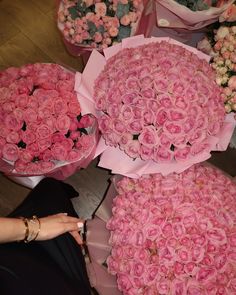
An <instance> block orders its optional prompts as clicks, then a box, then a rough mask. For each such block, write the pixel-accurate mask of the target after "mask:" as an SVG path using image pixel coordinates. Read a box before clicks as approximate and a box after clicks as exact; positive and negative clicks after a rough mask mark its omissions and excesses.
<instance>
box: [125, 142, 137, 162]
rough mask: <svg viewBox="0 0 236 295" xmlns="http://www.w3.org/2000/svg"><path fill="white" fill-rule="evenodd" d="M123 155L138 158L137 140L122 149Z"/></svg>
mask: <svg viewBox="0 0 236 295" xmlns="http://www.w3.org/2000/svg"><path fill="white" fill-rule="evenodd" d="M124 151H125V153H126V154H127V155H128V156H129V157H131V158H137V157H139V151H140V143H139V142H138V141H137V140H131V141H129V142H128V143H127V145H125V147H124Z"/></svg>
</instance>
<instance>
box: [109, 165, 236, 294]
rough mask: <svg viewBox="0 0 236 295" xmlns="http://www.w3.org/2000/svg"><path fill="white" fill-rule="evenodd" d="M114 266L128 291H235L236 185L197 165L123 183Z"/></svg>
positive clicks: (116, 204) (114, 224)
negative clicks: (172, 172)
mask: <svg viewBox="0 0 236 295" xmlns="http://www.w3.org/2000/svg"><path fill="white" fill-rule="evenodd" d="M117 190H118V195H117V196H116V198H115V199H114V200H113V207H112V214H113V216H112V217H111V219H110V220H109V221H108V223H107V228H108V229H109V230H110V231H111V235H110V245H111V246H112V250H111V254H110V256H109V257H108V259H107V265H108V271H109V272H110V273H111V274H113V275H116V276H117V283H118V288H119V290H120V291H122V292H123V294H124V295H136V294H145V295H146V294H147V295H149V294H152V295H153V294H169V295H176V294H181V295H182V294H189V295H190V294H191V295H193V294H194V295H215V294H231V295H233V294H236V213H235V212H236V205H235V204H236V202H235V201H236V184H235V183H234V182H233V181H232V180H231V179H230V178H228V177H227V176H225V175H224V174H223V173H222V172H221V171H220V170H218V169H216V168H214V167H211V166H206V165H202V164H197V165H195V166H192V167H191V168H190V169H188V170H186V171H184V172H183V173H182V174H170V175H169V176H167V177H163V176H161V174H152V175H149V176H143V177H141V178H139V179H131V178H127V177H124V178H123V179H122V180H121V181H120V182H118V183H117Z"/></svg>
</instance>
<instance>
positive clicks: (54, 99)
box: [0, 63, 97, 176]
mask: <svg viewBox="0 0 236 295" xmlns="http://www.w3.org/2000/svg"><path fill="white" fill-rule="evenodd" d="M74 83H75V74H74V73H73V72H70V71H68V70H66V69H64V68H62V67H61V66H59V65H56V64H40V63H36V64H29V65H25V66H22V67H21V68H14V67H12V68H8V69H6V70H4V71H1V72H0V94H1V95H0V158H1V163H0V170H1V171H3V172H5V173H6V174H8V175H9V174H10V175H20V176H21V175H22V176H26V175H42V174H46V173H53V172H55V171H58V170H60V169H61V170H62V169H63V168H62V166H63V167H66V168H65V169H66V170H67V173H66V175H67V176H69V175H68V174H70V173H72V172H74V171H75V170H76V169H77V168H79V167H80V166H79V165H81V164H82V163H83V162H85V159H87V158H89V157H90V155H91V154H92V151H93V150H94V147H95V146H96V140H97V138H96V134H95V133H96V132H95V131H96V128H95V127H96V121H95V119H94V117H92V116H90V115H85V116H82V115H81V108H80V104H79V102H78V100H77V96H76V93H75V92H74ZM72 163H73V164H72ZM69 164H71V165H69ZM72 166H73V167H72ZM62 174H63V173H62Z"/></svg>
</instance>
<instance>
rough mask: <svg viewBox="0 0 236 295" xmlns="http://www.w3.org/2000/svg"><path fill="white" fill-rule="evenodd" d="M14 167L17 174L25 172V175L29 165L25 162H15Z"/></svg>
mask: <svg viewBox="0 0 236 295" xmlns="http://www.w3.org/2000/svg"><path fill="white" fill-rule="evenodd" d="M14 167H15V170H16V172H19V173H22V172H23V173H25V171H26V169H27V163H26V162H24V161H21V160H17V161H16V162H15V165H14Z"/></svg>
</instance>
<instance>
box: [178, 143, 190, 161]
mask: <svg viewBox="0 0 236 295" xmlns="http://www.w3.org/2000/svg"><path fill="white" fill-rule="evenodd" d="M190 156H191V153H190V147H188V146H186V147H185V148H182V149H180V148H176V149H175V150H174V158H175V160H176V161H177V162H181V161H185V160H187V159H189V157H190Z"/></svg>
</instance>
